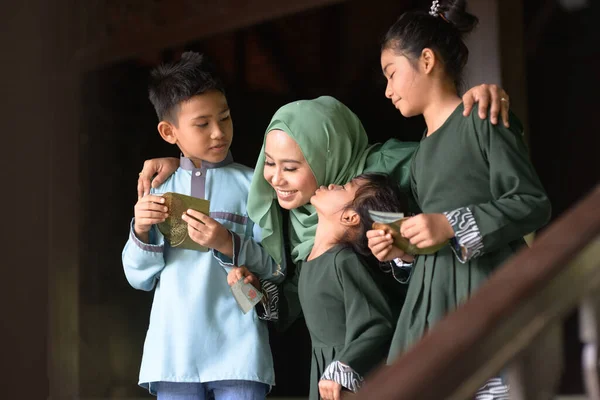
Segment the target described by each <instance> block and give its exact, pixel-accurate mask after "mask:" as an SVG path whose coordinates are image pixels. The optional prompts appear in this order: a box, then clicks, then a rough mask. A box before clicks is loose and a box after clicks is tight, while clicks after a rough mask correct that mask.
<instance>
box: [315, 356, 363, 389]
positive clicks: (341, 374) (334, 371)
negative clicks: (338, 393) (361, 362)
mask: <svg viewBox="0 0 600 400" xmlns="http://www.w3.org/2000/svg"><path fill="white" fill-rule="evenodd" d="M321 380H326V381H334V382H336V383H339V384H340V385H342V386H343V387H345V388H346V389H348V390H349V391H351V392H353V393H356V392H358V389H360V387H361V385H362V383H363V377H362V376H360V375H359V374H358V372H356V371H355V370H353V369H352V368H351V367H350V366H348V365H346V364H343V363H342V362H340V361H334V362H332V363H331V364H329V366H328V367H327V368H325V371H324V372H323V376H321Z"/></svg>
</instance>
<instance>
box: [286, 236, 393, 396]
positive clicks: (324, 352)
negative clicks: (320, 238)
mask: <svg viewBox="0 0 600 400" xmlns="http://www.w3.org/2000/svg"><path fill="white" fill-rule="evenodd" d="M299 269H300V273H299V277H298V296H299V298H300V304H301V305H302V312H303V314H304V318H305V320H306V325H307V327H308V330H309V332H310V337H311V342H312V362H311V363H312V365H311V372H310V399H319V388H318V383H319V380H320V379H321V378H322V376H323V374H324V373H325V372H326V370H327V368H328V367H330V366H331V367H334V366H332V363H334V362H336V361H339V362H340V363H342V364H344V365H346V366H349V367H350V368H351V370H350V369H349V370H346V371H354V372H355V373H344V370H341V369H340V367H336V368H334V369H332V368H331V367H330V369H329V373H335V374H338V378H340V379H339V380H341V381H342V383H343V386H344V387H346V388H357V387H358V386H359V384H360V382H359V381H360V378H361V377H364V376H365V375H366V374H367V373H369V372H370V371H371V370H372V369H373V368H374V367H375V366H377V365H379V364H381V363H383V362H384V361H385V356H386V354H387V352H388V349H389V344H390V339H391V336H392V334H393V324H394V323H395V320H394V316H393V314H392V311H391V310H390V306H389V305H388V299H387V298H386V297H385V296H384V294H383V293H382V291H381V289H380V287H379V286H378V285H377V283H376V280H377V279H378V277H377V276H376V275H375V272H374V271H372V270H371V267H369V266H368V265H366V264H365V263H364V261H363V260H362V259H361V258H360V257H359V256H358V255H357V254H356V253H354V252H353V251H352V250H350V249H349V248H346V247H344V246H341V245H338V246H335V247H334V248H332V249H330V250H328V251H327V252H325V253H324V254H322V255H321V256H319V257H317V258H315V259H314V260H311V261H304V262H301V263H300V265H299ZM357 374H358V376H357Z"/></svg>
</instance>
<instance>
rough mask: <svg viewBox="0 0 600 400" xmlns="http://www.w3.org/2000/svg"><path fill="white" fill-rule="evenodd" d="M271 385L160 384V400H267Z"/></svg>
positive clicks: (158, 388)
mask: <svg viewBox="0 0 600 400" xmlns="http://www.w3.org/2000/svg"><path fill="white" fill-rule="evenodd" d="M268 391H269V385H267V384H264V383H261V382H253V381H242V380H227V381H213V382H204V383H186V382H158V383H157V388H156V394H157V398H158V400H265V397H266V396H267V392H268Z"/></svg>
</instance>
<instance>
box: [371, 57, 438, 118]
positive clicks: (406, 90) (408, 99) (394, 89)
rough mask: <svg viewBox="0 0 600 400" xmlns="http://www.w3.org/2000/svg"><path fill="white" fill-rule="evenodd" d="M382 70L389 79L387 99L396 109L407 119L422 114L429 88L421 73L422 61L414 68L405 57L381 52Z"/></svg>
mask: <svg viewBox="0 0 600 400" xmlns="http://www.w3.org/2000/svg"><path fill="white" fill-rule="evenodd" d="M381 69H382V71H383V75H384V76H385V78H386V79H387V86H386V88H385V97H387V98H388V99H390V100H392V104H394V107H396V108H397V109H398V110H400V112H401V113H402V115H404V116H405V117H413V116H415V115H420V114H422V113H423V109H424V105H425V101H426V94H427V93H428V91H429V88H428V87H427V85H426V82H425V80H424V74H422V73H421V72H420V69H421V60H420V59H419V60H418V62H417V63H416V65H415V66H413V64H411V62H410V61H409V60H408V58H406V57H405V56H401V55H397V54H395V53H394V50H392V49H385V50H384V51H382V52H381Z"/></svg>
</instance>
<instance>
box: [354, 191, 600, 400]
mask: <svg viewBox="0 0 600 400" xmlns="http://www.w3.org/2000/svg"><path fill="white" fill-rule="evenodd" d="M577 307H579V310H580V324H581V327H580V337H581V340H582V341H583V342H584V351H583V354H582V360H583V375H584V380H585V385H586V390H587V392H588V396H589V398H590V399H594V400H600V388H599V379H598V378H599V374H598V335H599V334H600V185H599V186H597V187H596V188H595V190H593V191H592V193H590V194H589V195H588V196H587V197H586V198H584V199H583V200H582V201H580V202H579V203H578V204H577V205H575V206H574V207H573V208H572V209H571V210H570V211H568V212H566V213H565V214H564V215H563V216H561V217H560V218H559V219H558V220H557V221H556V222H555V223H553V224H552V225H551V226H550V227H548V229H546V230H545V231H544V232H543V233H542V234H541V235H539V237H537V238H536V240H535V242H534V244H533V246H532V247H531V248H528V249H523V250H522V251H521V252H519V253H518V254H517V255H515V256H514V257H513V258H512V259H511V260H509V261H508V262H507V263H506V264H505V265H503V266H502V267H501V268H499V269H498V271H496V273H495V274H494V275H493V276H492V277H491V278H490V279H489V280H488V281H487V282H486V283H485V284H484V285H482V287H481V288H480V289H479V290H478V291H477V292H476V293H475V294H474V295H473V296H472V297H471V298H470V299H469V300H468V301H467V302H465V303H464V304H463V305H462V306H461V307H459V308H458V309H457V310H456V311H454V312H452V313H451V314H449V315H448V316H447V317H446V318H444V319H443V320H442V321H440V322H439V323H438V324H437V325H435V326H434V327H433V328H432V329H431V331H430V332H429V333H428V334H427V335H426V336H425V337H424V338H423V339H422V340H421V341H420V342H419V343H417V344H416V345H415V346H414V347H413V348H412V349H410V350H409V351H407V352H406V353H405V354H404V355H403V356H402V357H400V358H399V359H398V360H397V362H395V363H394V364H393V365H391V366H389V367H384V368H382V369H380V370H379V371H377V372H376V373H375V374H373V376H371V377H370V378H369V379H367V383H366V384H365V386H364V388H363V389H362V390H361V391H360V393H359V394H358V395H357V396H356V399H359V400H363V399H365V400H366V399H371V400H373V399H376V400H392V399H394V400H400V399H402V400H408V399H435V400H442V399H457V400H464V399H472V398H473V395H474V393H475V392H476V391H477V390H478V388H480V387H481V386H483V384H484V383H485V381H486V380H487V379H488V378H490V377H492V376H495V375H498V374H499V373H500V372H502V373H503V375H504V376H505V377H507V379H508V382H509V384H510V390H511V395H510V398H511V400H521V399H527V400H531V399H534V400H535V399H551V398H553V396H554V394H555V392H556V389H557V385H558V382H559V381H560V374H561V372H562V358H563V357H562V339H561V335H562V321H563V319H564V318H565V317H566V316H567V315H569V313H571V312H572V311H573V310H574V309H576V308H577Z"/></svg>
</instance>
